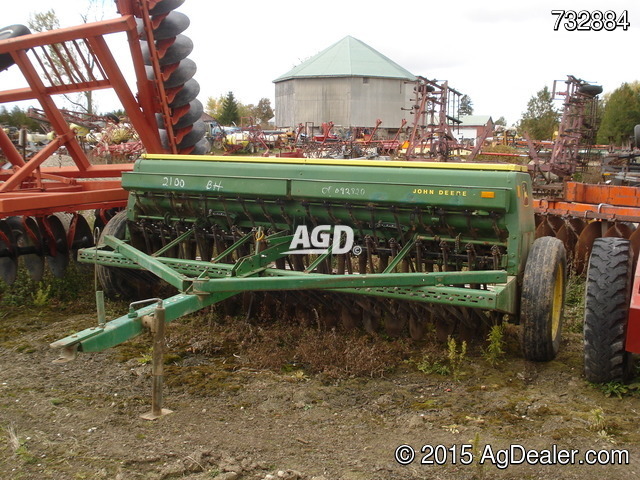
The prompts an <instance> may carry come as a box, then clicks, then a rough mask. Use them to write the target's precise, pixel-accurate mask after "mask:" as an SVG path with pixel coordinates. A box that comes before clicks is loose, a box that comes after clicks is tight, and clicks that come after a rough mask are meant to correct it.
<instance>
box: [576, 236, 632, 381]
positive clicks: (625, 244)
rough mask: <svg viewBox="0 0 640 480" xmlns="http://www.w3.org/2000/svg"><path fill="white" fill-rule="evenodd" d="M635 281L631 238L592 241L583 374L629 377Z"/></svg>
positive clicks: (606, 378) (598, 377)
mask: <svg viewBox="0 0 640 480" xmlns="http://www.w3.org/2000/svg"><path fill="white" fill-rule="evenodd" d="M632 282H633V253H632V251H631V244H630V243H629V241H628V240H625V239H623V238H617V237H609V238H598V239H596V241H595V242H594V243H593V249H592V250H591V257H590V258H589V269H588V270H587V285H586V289H585V309H584V327H583V328H584V374H585V377H586V378H587V380H588V381H590V382H594V383H607V382H614V381H616V382H620V381H624V380H627V379H628V377H629V375H630V372H631V354H630V353H629V352H627V351H625V349H624V343H625V335H626V332H627V317H628V313H629V304H630V301H631V284H632Z"/></svg>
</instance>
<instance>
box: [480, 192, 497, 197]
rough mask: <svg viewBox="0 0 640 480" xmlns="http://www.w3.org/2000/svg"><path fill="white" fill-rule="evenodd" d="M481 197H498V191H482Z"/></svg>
mask: <svg viewBox="0 0 640 480" xmlns="http://www.w3.org/2000/svg"><path fill="white" fill-rule="evenodd" d="M480 198H496V192H480Z"/></svg>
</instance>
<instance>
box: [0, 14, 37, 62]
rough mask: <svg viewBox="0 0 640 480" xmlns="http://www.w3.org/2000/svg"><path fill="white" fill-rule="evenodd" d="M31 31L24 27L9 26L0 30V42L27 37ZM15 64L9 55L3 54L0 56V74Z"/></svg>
mask: <svg viewBox="0 0 640 480" xmlns="http://www.w3.org/2000/svg"><path fill="white" fill-rule="evenodd" d="M30 33H31V30H29V28H28V27H26V26H24V25H9V26H8V27H4V28H2V29H0V40H6V39H8V38H15V37H21V36H22V35H29V34H30ZM14 63H15V62H14V61H13V57H12V56H11V54H9V53H3V54H2V55H0V72H2V71H3V70H6V69H7V68H9V67H10V66H11V65H13V64H14Z"/></svg>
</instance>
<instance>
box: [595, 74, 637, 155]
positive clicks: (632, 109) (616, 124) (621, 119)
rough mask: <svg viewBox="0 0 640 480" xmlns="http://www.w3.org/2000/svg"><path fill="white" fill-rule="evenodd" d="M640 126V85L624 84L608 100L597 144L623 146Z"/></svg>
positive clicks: (635, 83)
mask: <svg viewBox="0 0 640 480" xmlns="http://www.w3.org/2000/svg"><path fill="white" fill-rule="evenodd" d="M638 124H640V83H638V82H633V83H623V84H622V85H621V86H620V87H618V88H617V89H616V90H614V91H613V92H612V93H611V95H609V96H608V98H607V99H606V103H605V106H604V111H603V113H602V120H601V123H600V128H599V129H598V136H597V140H596V141H597V142H598V143H601V144H608V143H611V144H614V145H621V144H622V143H624V142H625V141H626V140H627V139H628V138H629V137H630V136H631V135H632V134H633V128H634V127H635V126H636V125H638Z"/></svg>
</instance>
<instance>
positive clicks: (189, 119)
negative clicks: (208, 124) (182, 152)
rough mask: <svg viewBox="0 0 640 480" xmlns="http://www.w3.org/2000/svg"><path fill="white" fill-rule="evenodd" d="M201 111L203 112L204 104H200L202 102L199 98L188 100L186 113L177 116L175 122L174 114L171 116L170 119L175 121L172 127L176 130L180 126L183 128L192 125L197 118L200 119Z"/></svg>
mask: <svg viewBox="0 0 640 480" xmlns="http://www.w3.org/2000/svg"><path fill="white" fill-rule="evenodd" d="M202 112H204V105H202V102H201V101H200V100H198V99H196V100H193V101H191V102H189V110H188V111H187V113H185V114H184V115H182V116H181V117H180V118H178V119H177V120H178V121H177V122H176V118H175V116H174V117H173V119H172V121H173V122H176V124H175V125H174V126H173V128H174V129H175V130H178V129H180V128H185V127H189V126H191V125H193V124H194V123H196V122H197V121H198V120H200V118H201V117H202Z"/></svg>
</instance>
